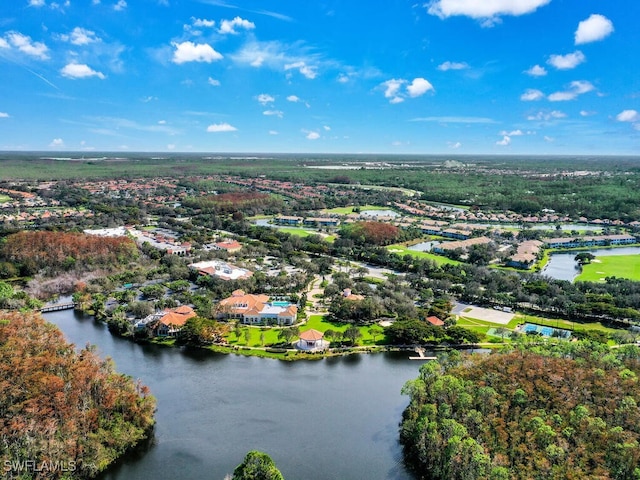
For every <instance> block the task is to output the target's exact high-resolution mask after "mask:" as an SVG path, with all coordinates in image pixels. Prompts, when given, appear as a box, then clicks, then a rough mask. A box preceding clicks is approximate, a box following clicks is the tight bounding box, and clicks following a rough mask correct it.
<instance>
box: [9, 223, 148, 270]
mask: <svg viewBox="0 0 640 480" xmlns="http://www.w3.org/2000/svg"><path fill="white" fill-rule="evenodd" d="M137 256H138V249H137V247H136V244H135V242H134V241H133V240H131V239H129V238H126V237H115V238H108V237H96V236H91V235H86V234H83V233H72V232H69V233H66V232H49V231H21V232H19V233H15V234H12V235H9V236H7V237H6V239H4V241H3V243H2V244H0V259H3V260H5V261H7V262H11V263H13V264H15V265H17V266H19V268H20V271H21V273H22V274H23V275H33V274H34V273H36V272H38V271H41V270H45V271H46V273H47V274H48V275H53V274H55V273H58V272H62V271H69V270H72V269H80V270H90V269H91V268H98V267H109V266H111V265H113V264H119V263H123V262H126V261H128V260H130V259H133V258H136V257H137Z"/></svg>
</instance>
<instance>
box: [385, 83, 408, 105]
mask: <svg viewBox="0 0 640 480" xmlns="http://www.w3.org/2000/svg"><path fill="white" fill-rule="evenodd" d="M405 83H407V81H406V80H402V79H395V78H392V79H391V80H387V81H386V82H382V83H381V86H383V87H384V89H385V90H384V96H385V98H388V99H389V101H390V102H391V103H400V102H402V101H403V98H402V97H399V96H398V92H399V91H400V87H402V85H404V84H405ZM394 99H395V100H396V101H394Z"/></svg>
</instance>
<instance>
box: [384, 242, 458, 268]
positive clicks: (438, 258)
mask: <svg viewBox="0 0 640 480" xmlns="http://www.w3.org/2000/svg"><path fill="white" fill-rule="evenodd" d="M387 250H389V251H390V252H391V253H395V254H397V255H400V256H401V257H403V256H405V255H411V256H413V257H416V258H428V259H429V260H433V261H434V262H436V263H437V264H438V265H444V264H451V265H459V264H460V262H458V261H457V260H451V259H450V258H447V257H444V256H442V255H436V254H435V253H431V252H418V251H415V250H409V249H408V248H407V247H405V246H404V245H401V244H399V243H397V244H395V245H389V246H388V247H387Z"/></svg>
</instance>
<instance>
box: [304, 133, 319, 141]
mask: <svg viewBox="0 0 640 480" xmlns="http://www.w3.org/2000/svg"><path fill="white" fill-rule="evenodd" d="M319 138H320V134H319V133H318V132H309V133H307V140H317V139H319Z"/></svg>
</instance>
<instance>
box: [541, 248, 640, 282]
mask: <svg viewBox="0 0 640 480" xmlns="http://www.w3.org/2000/svg"><path fill="white" fill-rule="evenodd" d="M582 252H588V253H591V254H593V255H596V256H602V257H605V256H609V255H638V254H640V247H620V248H593V249H591V250H580V251H571V252H557V253H552V254H551V256H550V258H549V262H547V265H546V266H545V267H544V269H543V270H542V271H541V272H540V273H541V274H542V275H546V276H548V277H551V278H555V279H557V280H568V281H570V282H572V281H573V280H574V279H575V278H576V277H577V276H578V275H579V274H580V270H579V268H578V264H577V262H576V261H575V260H574V258H575V257H576V255H577V254H578V253H582Z"/></svg>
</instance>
